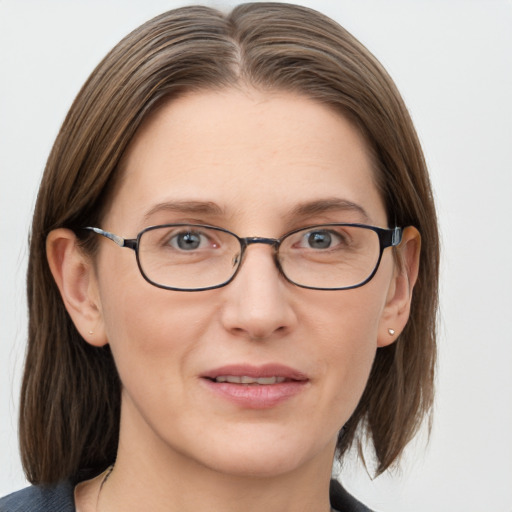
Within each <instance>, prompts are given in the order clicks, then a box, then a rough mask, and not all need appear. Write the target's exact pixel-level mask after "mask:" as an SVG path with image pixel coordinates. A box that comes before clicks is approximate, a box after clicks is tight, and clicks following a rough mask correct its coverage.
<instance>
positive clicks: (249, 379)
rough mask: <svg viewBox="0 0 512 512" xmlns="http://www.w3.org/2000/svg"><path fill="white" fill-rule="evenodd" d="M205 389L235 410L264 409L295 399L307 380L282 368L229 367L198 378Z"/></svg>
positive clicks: (278, 366)
mask: <svg viewBox="0 0 512 512" xmlns="http://www.w3.org/2000/svg"><path fill="white" fill-rule="evenodd" d="M201 378H202V381H203V382H204V383H205V384H206V386H207V388H208V389H209V390H210V391H212V392H213V393H215V395H217V396H218V397H220V398H222V399H224V400H228V401H229V402H231V403H233V404H235V405H236V406H238V407H242V408H247V409H267V408H272V407H275V406H277V405H278V404H280V403H282V402H284V401H287V400H288V399H290V398H292V397H294V396H296V395H297V394H299V393H300V392H301V391H303V390H304V389H305V388H306V384H307V383H308V382H309V378H308V377H307V376H306V375H305V374H304V373H302V372H300V371H298V370H295V369H293V368H290V367H287V366H283V365H275V364H270V365H264V366H250V365H230V366H224V367H222V368H217V369H214V370H211V371H208V372H207V373H205V374H203V375H201Z"/></svg>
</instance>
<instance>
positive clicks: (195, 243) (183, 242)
mask: <svg viewBox="0 0 512 512" xmlns="http://www.w3.org/2000/svg"><path fill="white" fill-rule="evenodd" d="M203 238H204V237H203V235H201V233H194V232H192V231H189V232H187V233H179V234H178V235H176V236H174V237H173V238H172V239H171V242H170V243H171V245H173V246H174V247H177V248H179V249H182V250H183V251H193V250H194V249H198V248H199V247H201V242H202V241H203V240H202V239H203Z"/></svg>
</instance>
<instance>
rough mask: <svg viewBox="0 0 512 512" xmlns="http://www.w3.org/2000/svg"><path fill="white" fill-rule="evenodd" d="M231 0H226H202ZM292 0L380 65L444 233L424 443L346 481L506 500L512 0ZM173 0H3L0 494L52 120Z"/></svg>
mask: <svg viewBox="0 0 512 512" xmlns="http://www.w3.org/2000/svg"><path fill="white" fill-rule="evenodd" d="M203 3H205V4H208V5H213V6H217V7H221V8H227V7H229V6H230V5H233V3H234V2H208V1H205V2H203ZM300 3H303V4H304V5H308V6H310V7H314V8H316V9H318V10H320V11H322V12H324V13H326V14H328V15H330V16H331V17H333V18H335V19H336V20H337V21H339V22H340V23H341V24H342V25H344V26H345V27H346V28H347V29H348V30H350V31H351V32H352V33H353V34H354V35H355V36H356V37H358V38H359V39H360V40H361V41H362V42H363V43H364V44H365V45H366V46H368V47H369V48H370V50H371V51H373V52H374V53H375V55H376V56H377V57H378V58H379V59H380V60H381V61H382V62H383V64H384V65H385V66H386V67H387V69H388V71H389V72H390V73H391V75H392V76H393V77H394V79H395V81H396V82H397V84H398V87H399V88H400V90H401V91H402V93H403V96H404V98H405V100H406V103H407V104H408V106H409V109H410V111H411V114H412V117H413V119H414V121H415V123H416V127H417V129H418V132H419V135H420V138H421V141H422V143H423V146H424V150H425V153H426V157H427V161H428V164H429V166H430V171H431V176H432V181H433V185H434V189H435V194H436V199H437V206H438V210H439V217H440V224H441V231H442V237H443V266H442V280H441V307H442V309H441V321H440V339H439V347H440V361H439V372H438V378H437V402H436V407H435V423H434V430H433V434H432V437H431V440H430V444H429V446H428V447H427V448H425V446H424V443H421V442H420V443H416V444H415V445H414V446H413V447H411V448H410V449H409V451H408V452H407V457H406V459H405V461H404V465H403V467H402V470H401V471H400V472H395V473H393V474H387V475H385V476H383V477H380V478H378V479H377V480H375V481H371V480H370V479H368V478H367V477H366V475H365V473H364V471H363V470H361V469H358V468H355V467H353V466H350V465H349V466H347V467H345V469H344V471H343V474H342V480H343V481H344V483H345V485H346V486H347V487H348V488H349V489H350V490H351V491H352V492H354V493H355V494H356V495H357V496H358V497H359V498H360V499H362V500H363V501H365V502H366V503H367V504H368V505H370V506H371V507H374V508H376V509H377V510H379V511H381V512H386V511H389V512H391V511H393V512H411V511H414V512H422V511H424V512H427V511H428V512H432V511H436V512H443V511H451V512H457V511H464V512H486V511H491V510H492V511H493V512H510V511H512V292H511V288H512V270H511V268H512V234H511V233H512V204H511V203H512V195H511V192H512V100H511V94H512V2H511V1H506V0H501V1H498V0H494V1H493V0H480V1H477V0H458V1H457V0H444V1H441V0H402V1H399V0H386V1H383V0H374V1H370V0H359V1H358V0H338V1H327V0H324V1H313V0H304V1H302V2H300ZM183 4H184V2H180V3H178V2H175V1H172V0H167V1H160V0H149V1H148V0H146V1H144V2H143V1H141V0H139V1H135V0H130V1H129V0H122V1H121V0H109V1H99V0H95V1H91V0H89V1H87V2H86V1H84V0H82V1H72V0H67V1H64V0H62V1H56V0H52V1H50V0H47V1H40V0H38V1H35V0H34V1H27V0H0V173H1V174H0V229H1V232H0V235H1V238H0V242H1V243H0V251H1V259H0V263H1V267H0V278H1V282H0V315H1V316H0V495H3V494H5V493H7V492H10V491H13V490H15V489H18V488H20V487H22V486H24V485H25V481H24V478H23V476H22V471H21V467H20V463H19V457H18V454H17V438H16V416H17V401H18V389H19V381H20V374H21V365H22V360H23V353H24V343H25V335H26V306H25V298H24V274H25V266H26V257H27V249H26V245H27V244H26V239H27V233H28V226H29V219H30V216H31V210H32V208H33V205H34V200H35V194H36V190H37V186H38V182H39V179H40V176H41V173H42V169H43V167H44V163H45V160H46V157H47V156H48V153H49V150H50V147H51V144H52V142H53V140H54V138H55V136H56V134H57V131H58V129H59V126H60V123H61V122H62V120H63V118H64V115H65V113H66V111H67V109H68V108H69V106H70V104H71V101H72V99H73V98H74V96H75V94H76V93H77V92H78V89H79V87H80V86H81V84H82V83H83V81H84V80H85V79H86V77H87V76H88V74H89V73H90V72H91V71H92V69H93V67H94V66H95V65H96V63H97V62H98V61H99V60H100V59H101V58H102V57H103V55H104V54H105V53H106V52H107V51H108V50H109V49H110V48H111V47H112V46H113V45H114V44H115V43H116V42H117V41H118V40H119V39H120V38H121V37H122V36H124V35H125V34H126V33H127V32H129V31H130V30H131V29H133V28H135V27H136V26H137V25H139V24H140V23H142V22H143V21H145V20H146V19H148V18H150V17H152V16H154V15H156V14H159V13H161V12H163V11H165V10H167V9H170V8H173V7H176V6H178V5H183Z"/></svg>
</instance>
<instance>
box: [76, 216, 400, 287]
mask: <svg viewBox="0 0 512 512" xmlns="http://www.w3.org/2000/svg"><path fill="white" fill-rule="evenodd" d="M180 226H183V227H185V226H186V227H197V228H207V229H213V230H215V231H221V232H223V233H227V234H229V235H231V236H234V237H235V238H236V239H237V240H238V242H239V243H240V258H239V261H238V264H237V268H236V270H235V271H234V273H233V275H232V276H231V277H230V278H229V279H227V280H226V281H224V282H222V283H220V284H217V285H214V286H205V287H202V288H177V287H174V286H166V285H163V284H160V283H157V282H155V281H152V280H151V279H150V278H149V277H148V276H147V275H146V273H145V272H144V270H143V268H142V265H141V263H140V258H139V244H140V239H141V237H142V236H143V235H144V233H147V232H148V231H152V230H155V229H159V228H169V227H180ZM332 226H346V227H357V228H363V229H368V230H371V231H374V232H375V233H376V234H377V236H378V237H379V247H380V251H379V257H378V259H377V262H376V264H375V268H374V269H373V271H372V272H371V274H370V275H369V276H368V277H367V278H366V279H365V280H364V281H362V282H361V283H358V284H355V285H351V286H342V287H338V288H323V287H317V286H307V285H303V284H299V283H296V282H295V281H292V280H291V279H290V278H289V277H288V276H287V275H286V274H285V273H284V272H283V269H282V267H281V263H280V262H279V248H280V246H281V244H282V242H283V240H285V239H286V238H288V237H289V236H291V235H293V234H295V233H298V232H299V231H303V230H307V229H314V228H319V227H332ZM82 229H85V230H88V231H93V232H94V233H96V234H98V235H101V236H103V237H105V238H108V239H109V240H112V241H113V242H114V243H116V244H117V245H118V246H119V247H126V248H127V249H132V250H133V251H135V257H136V260H137V266H138V267H139V271H140V273H141V275H142V277H143V278H144V279H145V280H146V281H147V282H148V283H149V284H151V285H153V286H156V287H157V288H162V289H164V290H174V291H182V292H201V291H206V290H215V289H217V288H222V287H224V286H226V285H228V284H229V283H230V282H231V281H233V279H235V277H236V275H237V274H238V272H239V271H240V268H241V267H242V263H243V261H244V255H245V251H246V249H247V248H248V247H249V245H253V244H265V245H270V246H272V247H273V249H274V263H275V265H276V267H277V269H278V270H279V273H280V274H281V275H282V276H283V277H284V278H285V279H286V281H288V282H289V283H291V284H293V285H295V286H298V287H299V288H306V289H309V290H325V291H329V290H333V291H339V290H351V289H353V288H360V287H361V286H364V285H365V284H366V283H368V282H369V281H371V280H372V279H373V277H374V276H375V274H376V273H377V270H378V269H379V265H380V262H381V260H382V254H383V252H384V249H387V248H388V247H396V246H397V245H399V244H400V242H401V241H402V234H403V229H402V228H399V227H394V228H380V227H376V226H369V225H366V224H357V223H356V224H353V223H346V222H333V223H327V224H313V225H311V226H304V227H301V228H298V229H294V230H293V231H289V232H287V233H285V234H284V235H283V236H282V237H280V238H266V237H260V236H248V237H243V238H242V237H239V236H238V235H237V234H236V233H233V232H232V231H229V230H227V229H224V228H220V227H217V226H210V225H208V224H185V223H177V224H159V225H155V226H149V227H147V228H144V229H143V230H142V231H140V232H139V233H138V234H137V237H136V238H123V237H121V236H119V235H115V234H114V233H111V232H109V231H105V230H103V229H101V228H95V227H84V228H82Z"/></svg>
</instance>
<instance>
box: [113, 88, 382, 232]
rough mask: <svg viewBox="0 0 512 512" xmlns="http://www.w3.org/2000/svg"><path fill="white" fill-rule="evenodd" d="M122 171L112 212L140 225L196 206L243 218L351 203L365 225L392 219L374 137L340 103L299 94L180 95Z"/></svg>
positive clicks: (146, 130) (139, 138) (137, 141)
mask: <svg viewBox="0 0 512 512" xmlns="http://www.w3.org/2000/svg"><path fill="white" fill-rule="evenodd" d="M121 172H122V173H123V175H122V179H121V180H120V183H119V186H118V190H117V191H116V193H115V194H114V199H113V202H112V208H111V212H109V214H108V215H111V216H113V217H114V220H116V222H117V219H116V218H115V217H116V215H117V217H118V218H123V219H125V221H126V223H128V222H131V223H132V225H135V224H134V223H138V224H137V227H145V226H144V225H143V224H144V223H146V225H148V222H149V223H151V222H150V221H152V220H153V219H148V218H147V217H148V212H151V211H154V210H155V208H156V209H157V207H158V205H159V204H166V203H167V204H173V203H187V202H188V203H195V204H200V203H210V204H214V205H215V206H216V215H217V217H222V216H224V217H226V218H233V217H236V218H237V219H239V220H240V219H241V218H242V219H243V217H244V216H247V217H250V218H254V217H255V216H257V217H258V218H262V217H265V216H266V215H267V214H268V216H269V217H271V216H274V217H275V216H276V215H277V216H280V217H284V216H285V215H289V214H290V212H293V211H296V212H297V211H299V210H300V205H303V204H305V203H311V202H315V201H317V202H319V201H320V202H321V201H324V202H325V201H330V202H331V204H334V202H336V201H338V202H339V201H342V202H343V201H344V202H345V204H348V203H353V204H355V205H358V206H360V209H361V210H363V211H364V212H367V217H368V218H367V219H363V218H361V217H360V218H357V219H354V220H355V221H363V220H364V221H366V220H367V221H369V222H370V221H371V222H374V223H377V224H382V223H383V222H385V214H384V208H383V205H382V200H381V198H380V196H379V194H378V192H377V188H376V186H375V183H374V176H373V172H374V171H373V165H372V159H371V156H370V153H369V151H368V148H367V146H366V143H365V140H364V138H363V137H362V136H361V135H360V133H359V132H358V130H357V129H356V128H355V127H354V126H353V125H352V123H350V122H349V121H348V120H347V119H346V118H344V117H343V116H341V115H340V114H339V113H338V112H336V111H334V109H332V108H330V107H327V106H324V105H321V104H320V103H317V102H315V101H313V100H311V99H308V98H307V97H304V96H301V95H298V94H293V93H286V92H273V93H268V92H265V93H264V92H260V91H256V90H253V89H248V90H239V89H228V90H222V91H205V92H196V93H193V94H188V95H186V96H183V97H180V98H178V99H176V100H173V101H170V102H168V103H167V104H164V105H163V106H161V107H160V108H159V110H158V111H157V112H155V113H153V115H152V116H151V117H150V118H149V119H147V120H146V122H145V123H144V124H143V125H142V126H141V128H140V129H139V131H138V132H137V134H136V136H135V137H134V139H133V141H132V142H131V144H130V146H129V148H128V150H127V152H126V153H125V156H124V158H123V162H122V166H121ZM171 210H172V208H171ZM214 210H215V209H214ZM212 211H213V210H212ZM207 220H209V219H207ZM162 221H164V220H163V219H162V218H161V217H160V218H159V222H162ZM169 221H173V220H169ZM155 222H156V219H155ZM155 222H153V223H155Z"/></svg>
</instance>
